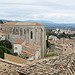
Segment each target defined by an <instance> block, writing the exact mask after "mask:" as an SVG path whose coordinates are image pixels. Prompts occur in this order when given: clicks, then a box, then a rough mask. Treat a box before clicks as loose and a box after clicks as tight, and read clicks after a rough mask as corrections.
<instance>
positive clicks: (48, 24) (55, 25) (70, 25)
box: [1, 19, 75, 30]
mask: <svg viewBox="0 0 75 75" xmlns="http://www.w3.org/2000/svg"><path fill="white" fill-rule="evenodd" d="M1 20H2V21H3V22H4V23H5V22H38V23H40V24H43V25H45V26H46V27H47V28H51V29H55V28H62V29H73V30H75V24H74V23H67V24H66V23H54V22H52V21H45V20H26V21H18V20H17V21H12V20H4V19H1Z"/></svg>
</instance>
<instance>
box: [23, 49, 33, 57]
mask: <svg viewBox="0 0 75 75" xmlns="http://www.w3.org/2000/svg"><path fill="white" fill-rule="evenodd" d="M23 53H25V54H26V55H28V56H33V55H34V54H33V53H31V52H29V51H26V50H23Z"/></svg>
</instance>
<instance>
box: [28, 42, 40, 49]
mask: <svg viewBox="0 0 75 75" xmlns="http://www.w3.org/2000/svg"><path fill="white" fill-rule="evenodd" d="M29 45H32V46H35V47H38V48H39V47H40V46H39V45H36V44H33V43H29Z"/></svg>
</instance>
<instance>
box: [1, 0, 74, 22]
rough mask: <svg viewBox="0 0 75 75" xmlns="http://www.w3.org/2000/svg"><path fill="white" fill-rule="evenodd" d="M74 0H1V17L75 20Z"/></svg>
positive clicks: (11, 18)
mask: <svg viewBox="0 0 75 75" xmlns="http://www.w3.org/2000/svg"><path fill="white" fill-rule="evenodd" d="M74 7H75V1H74V0H71V1H70V0H66V1H65V0H0V19H10V20H49V21H54V22H75V8H74Z"/></svg>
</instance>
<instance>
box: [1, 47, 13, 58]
mask: <svg viewBox="0 0 75 75" xmlns="http://www.w3.org/2000/svg"><path fill="white" fill-rule="evenodd" d="M4 53H8V54H12V53H11V51H10V50H9V49H8V48H6V47H4V46H0V58H2V59H4Z"/></svg>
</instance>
